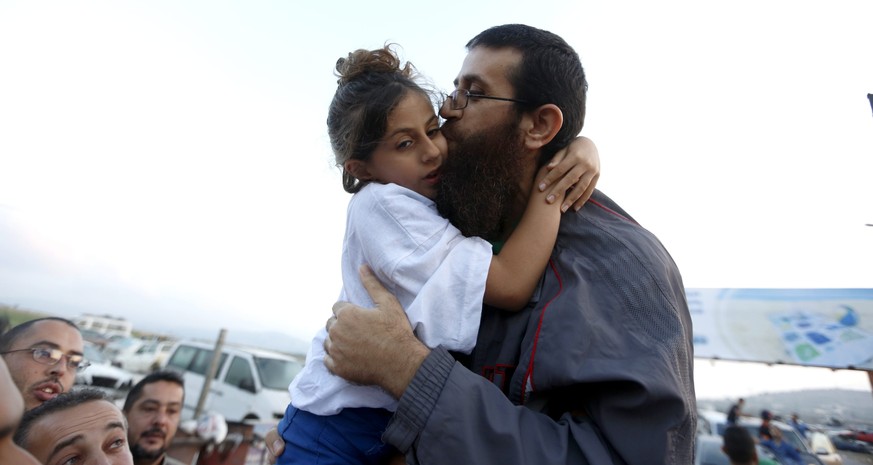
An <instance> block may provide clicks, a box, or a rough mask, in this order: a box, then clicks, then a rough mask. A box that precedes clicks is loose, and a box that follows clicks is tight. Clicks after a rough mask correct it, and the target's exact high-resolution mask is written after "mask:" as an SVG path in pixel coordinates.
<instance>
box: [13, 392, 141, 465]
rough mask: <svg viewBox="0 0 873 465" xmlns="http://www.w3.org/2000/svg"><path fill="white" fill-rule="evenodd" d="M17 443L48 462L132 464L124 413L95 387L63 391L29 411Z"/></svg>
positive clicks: (47, 463) (23, 419)
mask: <svg viewBox="0 0 873 465" xmlns="http://www.w3.org/2000/svg"><path fill="white" fill-rule="evenodd" d="M15 443H16V444H18V445H19V446H21V447H23V448H24V449H25V450H27V451H28V452H30V453H31V454H33V456H34V457H36V459H37V460H39V461H41V462H42V463H44V464H46V465H54V464H61V463H80V464H85V465H87V464H95V463H99V464H106V465H133V458H132V457H131V455H130V448H128V446H127V422H126V421H125V420H124V415H123V414H122V413H121V410H120V409H119V408H118V407H117V406H116V405H115V403H113V401H112V398H111V397H109V396H108V395H106V394H105V393H103V392H102V391H99V390H97V389H93V388H86V389H79V390H75V391H71V392H67V393H64V394H61V395H59V396H56V397H54V398H52V399H50V400H47V401H46V402H45V403H43V404H42V405H39V406H37V407H35V408H33V409H31V410H28V411H27V412H26V413H25V414H24V417H23V418H22V420H21V424H20V425H19V426H18V431H16V432H15Z"/></svg>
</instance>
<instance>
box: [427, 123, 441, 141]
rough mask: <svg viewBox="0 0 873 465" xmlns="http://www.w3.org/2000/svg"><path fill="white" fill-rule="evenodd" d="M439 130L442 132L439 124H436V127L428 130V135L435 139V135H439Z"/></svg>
mask: <svg viewBox="0 0 873 465" xmlns="http://www.w3.org/2000/svg"><path fill="white" fill-rule="evenodd" d="M439 132H440V128H439V126H436V127H434V128H431V129H430V130H429V131H427V137H430V138H431V139H433V138H434V137H436V135H437V134H438V133H439Z"/></svg>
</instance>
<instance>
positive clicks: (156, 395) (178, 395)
mask: <svg viewBox="0 0 873 465" xmlns="http://www.w3.org/2000/svg"><path fill="white" fill-rule="evenodd" d="M183 395H184V390H183V388H182V386H179V385H178V384H176V383H171V382H169V381H155V382H154V383H149V384H146V385H145V386H143V387H142V397H140V398H139V400H138V401H137V402H136V403H137V404H140V405H142V404H145V403H157V404H171V403H181V402H182V396H183Z"/></svg>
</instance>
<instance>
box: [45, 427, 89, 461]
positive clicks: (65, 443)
mask: <svg viewBox="0 0 873 465" xmlns="http://www.w3.org/2000/svg"><path fill="white" fill-rule="evenodd" d="M83 439H85V436H84V435H82V434H77V435H75V436H73V437H71V438H68V439H66V440H64V441H61V442H59V443H57V445H55V447H54V449H52V453H51V454H49V456H48V459H47V460H46V461H47V462H50V461H51V459H52V458H54V456H55V454H57V453H58V452H60V451H61V450H63V449H64V448H65V447H68V446H71V445H73V444H75V443H77V442H79V441H81V440H83Z"/></svg>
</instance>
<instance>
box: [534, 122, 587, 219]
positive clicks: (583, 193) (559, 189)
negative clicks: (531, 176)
mask: <svg viewBox="0 0 873 465" xmlns="http://www.w3.org/2000/svg"><path fill="white" fill-rule="evenodd" d="M545 168H546V169H547V170H548V173H546V175H545V176H544V177H543V178H542V179H540V181H539V184H538V186H537V187H538V189H539V190H540V192H545V190H546V189H547V188H548V187H549V186H552V188H551V190H550V191H549V193H548V194H547V195H546V202H548V203H553V202H555V200H557V199H560V198H561V197H564V203H563V204H562V205H561V211H564V212H566V211H567V210H568V209H569V208H570V207H571V206H572V207H573V209H574V210H575V211H579V209H580V208H582V206H583V205H585V202H587V201H588V199H589V198H590V197H591V194H592V193H593V192H594V186H595V185H596V184H597V179H598V178H599V177H600V155H599V154H598V152H597V147H596V146H595V145H594V142H592V141H591V139H589V138H587V137H582V136H579V137H577V138H576V139H574V140H573V142H570V145H569V146H567V147H566V148H564V149H561V150H560V151H558V153H556V154H555V156H554V157H552V160H551V161H550V162H549V164H548V165H546V167H545ZM556 180H557V181H556ZM553 184H554V185H553ZM564 192H566V194H567V195H566V196H563V194H564Z"/></svg>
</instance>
